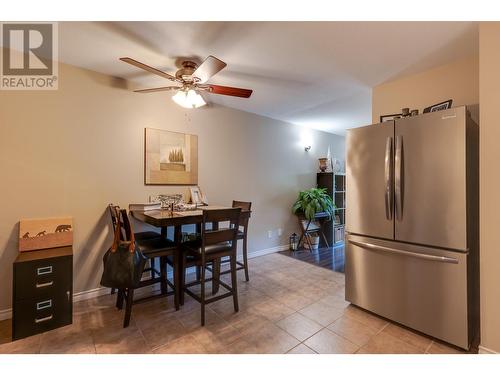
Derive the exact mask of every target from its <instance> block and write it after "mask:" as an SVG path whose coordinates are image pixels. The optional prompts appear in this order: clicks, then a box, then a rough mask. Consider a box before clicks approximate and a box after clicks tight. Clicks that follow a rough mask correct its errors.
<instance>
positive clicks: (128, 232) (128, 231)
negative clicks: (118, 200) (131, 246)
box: [120, 209, 135, 242]
mask: <svg viewBox="0 0 500 375" xmlns="http://www.w3.org/2000/svg"><path fill="white" fill-rule="evenodd" d="M120 214H121V215H120V216H121V220H122V223H123V228H124V229H125V236H126V237H125V238H126V241H132V242H133V241H134V240H135V238H134V237H135V236H134V230H133V228H132V223H131V222H130V219H129V217H128V214H127V210H125V209H121V210H120Z"/></svg>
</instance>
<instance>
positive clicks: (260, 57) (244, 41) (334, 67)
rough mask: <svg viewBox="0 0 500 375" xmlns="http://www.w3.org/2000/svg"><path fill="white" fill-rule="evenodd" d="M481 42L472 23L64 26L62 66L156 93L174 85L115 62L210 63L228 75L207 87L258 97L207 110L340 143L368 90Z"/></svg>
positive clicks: (221, 99)
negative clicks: (314, 132) (220, 63)
mask: <svg viewBox="0 0 500 375" xmlns="http://www.w3.org/2000/svg"><path fill="white" fill-rule="evenodd" d="M477 33H478V25H477V24H476V23H473V22H102V23H96V22H62V23H60V24H59V57H60V60H61V61H62V62H65V63H69V64H72V65H76V66H80V67H84V68H87V69H91V70H95V71H98V72H102V73H106V74H110V75H113V76H118V77H123V78H126V79H127V80H130V81H131V82H133V85H134V86H138V87H157V86H165V85H168V81H166V80H164V79H162V78H160V77H156V76H154V75H151V74H148V73H144V72H141V71H140V70H139V69H136V68H134V67H132V66H130V65H128V64H125V63H123V62H121V61H119V60H118V58H119V57H122V56H128V57H132V58H134V59H136V60H140V61H142V62H144V63H146V64H149V65H152V66H155V67H157V68H159V69H162V70H164V71H166V72H169V73H174V72H175V71H176V70H177V67H176V66H175V61H176V59H178V58H183V57H190V56H193V57H195V58H198V59H199V60H200V61H201V60H202V59H204V58H205V57H206V56H208V55H214V56H217V57H219V58H220V59H222V60H224V61H225V62H226V63H227V64H228V66H227V67H226V68H225V69H224V70H223V71H221V72H220V73H218V74H217V75H216V76H214V77H213V78H212V79H211V80H210V81H209V82H210V83H216V84H221V85H230V86H235V87H242V88H251V89H253V90H254V92H253V95H252V97H251V98H250V99H240V98H232V97H227V96H222V95H210V94H207V95H208V97H207V98H208V99H209V101H210V102H213V103H217V104H220V105H224V106H227V107H232V108H236V109H240V110H243V111H248V112H253V113H257V114H260V115H264V116H268V117H272V118H276V119H280V120H284V121H288V122H291V123H296V124H301V125H304V126H309V127H313V128H316V129H320V130H325V131H328V132H333V133H337V134H343V133H344V131H345V129H347V128H349V127H353V126H358V125H364V124H368V123H370V122H371V88H372V87H374V86H376V85H378V84H380V83H382V82H386V81H388V80H392V79H394V78H397V77H399V76H402V75H405V74H411V73H417V72H420V71H423V70H425V69H428V68H430V67H433V66H438V65H441V64H445V63H448V62H451V61H453V60H455V59H458V58H462V57H466V56H470V55H472V54H474V53H477V51H478V38H477ZM137 95H142V94H137ZM147 95H163V96H165V97H169V96H171V95H172V94H171V93H166V92H160V93H152V94H147Z"/></svg>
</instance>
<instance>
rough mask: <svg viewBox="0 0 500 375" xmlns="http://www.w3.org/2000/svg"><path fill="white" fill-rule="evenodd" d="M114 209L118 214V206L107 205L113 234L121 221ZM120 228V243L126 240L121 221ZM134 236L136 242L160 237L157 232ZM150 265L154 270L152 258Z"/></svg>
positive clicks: (113, 289)
mask: <svg viewBox="0 0 500 375" xmlns="http://www.w3.org/2000/svg"><path fill="white" fill-rule="evenodd" d="M116 209H118V212H119V211H120V206H115V205H114V204H113V203H110V204H109V205H108V210H109V213H110V216H111V224H112V226H113V233H114V232H115V228H116V225H117V223H118V220H121V218H120V217H117V214H116V212H117V211H116ZM121 228H122V231H121V233H120V240H121V241H125V240H126V237H125V236H126V234H125V233H124V231H125V226H124V223H123V221H122V222H121ZM134 236H135V239H136V240H137V241H141V240H150V239H156V238H159V237H161V234H160V233H158V232H155V231H145V232H136V233H134ZM150 263H151V268H152V269H154V268H155V260H154V258H151V259H150ZM114 293H115V288H112V289H111V294H114Z"/></svg>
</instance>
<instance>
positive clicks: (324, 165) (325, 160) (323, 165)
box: [318, 158, 328, 172]
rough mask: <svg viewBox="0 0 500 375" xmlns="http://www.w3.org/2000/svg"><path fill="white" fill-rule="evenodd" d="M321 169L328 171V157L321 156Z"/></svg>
mask: <svg viewBox="0 0 500 375" xmlns="http://www.w3.org/2000/svg"><path fill="white" fill-rule="evenodd" d="M318 160H319V170H320V171H321V172H326V170H327V168H328V158H319V159H318Z"/></svg>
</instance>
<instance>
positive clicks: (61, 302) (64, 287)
mask: <svg viewBox="0 0 500 375" xmlns="http://www.w3.org/2000/svg"><path fill="white" fill-rule="evenodd" d="M13 268H14V274H13V301H12V306H13V314H12V339H13V340H18V339H21V338H23V337H27V336H31V335H35V334H37V333H41V332H45V331H49V330H51V329H54V328H58V327H61V326H64V325H68V324H71V323H72V316H73V250H72V248H71V247H70V246H68V247H60V248H53V249H45V250H37V251H29V252H23V253H20V254H19V255H18V256H17V258H16V260H15V262H14V265H13Z"/></svg>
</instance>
